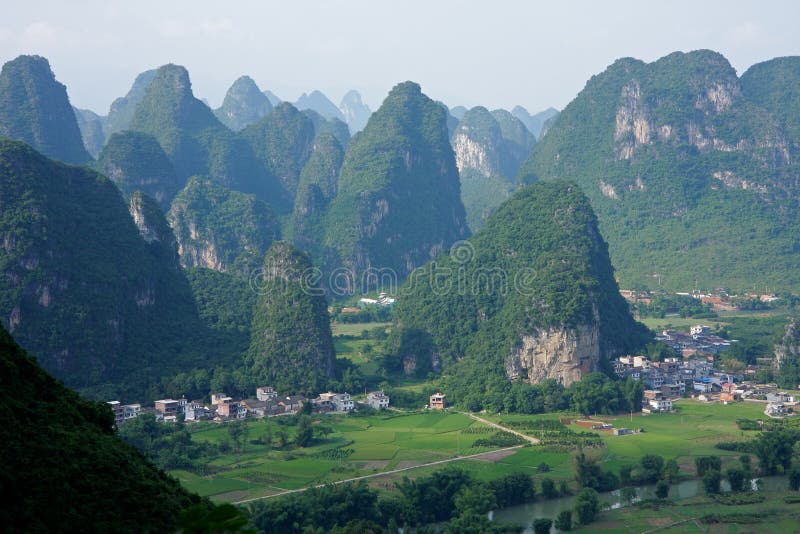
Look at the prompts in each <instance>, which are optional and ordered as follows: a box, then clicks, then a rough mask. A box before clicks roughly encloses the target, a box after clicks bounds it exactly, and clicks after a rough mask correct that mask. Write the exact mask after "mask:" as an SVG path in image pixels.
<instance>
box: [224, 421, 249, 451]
mask: <svg viewBox="0 0 800 534" xmlns="http://www.w3.org/2000/svg"><path fill="white" fill-rule="evenodd" d="M247 430H248V429H247V426H246V425H245V423H243V422H241V421H231V422H230V423H228V435H229V436H230V437H231V441H232V442H233V448H234V450H236V452H241V451H242V444H243V442H244V441H245V440H246V439H247Z"/></svg>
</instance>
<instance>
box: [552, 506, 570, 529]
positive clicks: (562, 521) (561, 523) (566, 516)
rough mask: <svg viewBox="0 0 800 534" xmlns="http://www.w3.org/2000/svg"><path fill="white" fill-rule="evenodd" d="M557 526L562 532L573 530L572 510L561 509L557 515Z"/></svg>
mask: <svg viewBox="0 0 800 534" xmlns="http://www.w3.org/2000/svg"><path fill="white" fill-rule="evenodd" d="M555 527H556V528H557V529H558V530H560V531H561V532H569V531H570V530H572V510H561V511H560V512H559V513H558V517H556V522H555Z"/></svg>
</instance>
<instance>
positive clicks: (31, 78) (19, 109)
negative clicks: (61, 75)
mask: <svg viewBox="0 0 800 534" xmlns="http://www.w3.org/2000/svg"><path fill="white" fill-rule="evenodd" d="M0 136H3V137H10V138H11V139H17V140H19V141H24V142H26V143H28V144H29V145H31V146H32V147H33V148H35V149H36V150H38V151H39V152H41V153H42V154H44V155H46V156H48V157H50V158H53V159H57V160H60V161H64V162H66V163H86V162H88V161H91V159H92V158H91V156H90V155H89V153H88V152H86V149H85V148H84V146H83V139H82V137H81V131H80V129H79V128H78V122H77V120H76V118H75V112H74V111H73V109H72V106H70V103H69V98H68V97H67V88H66V87H64V85H62V84H61V83H59V82H58V81H56V78H55V76H54V75H53V71H51V70H50V63H49V62H48V61H47V60H46V59H45V58H43V57H40V56H19V57H18V58H16V59H14V60H12V61H9V62H8V63H6V64H5V65H3V70H2V72H0Z"/></svg>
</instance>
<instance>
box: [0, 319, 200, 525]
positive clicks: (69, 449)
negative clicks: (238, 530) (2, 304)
mask: <svg viewBox="0 0 800 534" xmlns="http://www.w3.org/2000/svg"><path fill="white" fill-rule="evenodd" d="M0 391H2V392H3V395H2V398H0V411H2V413H3V414H4V418H5V421H4V424H3V425H2V426H0V454H2V456H3V469H2V470H0V487H1V488H2V489H3V499H2V503H0V523H2V525H3V530H4V531H5V532H20V533H22V532H80V531H86V530H87V528H89V529H90V530H93V531H102V532H131V533H133V532H142V531H150V532H171V531H174V530H175V527H176V523H177V520H178V513H179V512H180V511H181V510H182V509H185V508H187V507H188V506H190V505H192V504H193V503H199V502H200V499H199V498H198V497H197V496H195V495H190V494H189V493H187V492H186V491H185V490H183V489H182V488H181V487H180V485H179V484H178V482H177V481H176V480H174V479H172V478H170V477H168V476H166V475H165V474H164V473H163V472H161V471H159V470H158V469H156V468H155V467H154V466H153V465H152V464H150V463H149V462H148V461H147V460H146V459H145V458H144V457H143V456H142V455H141V454H140V453H139V452H137V451H136V450H135V449H134V448H133V447H132V446H130V445H128V444H126V443H124V442H123V441H122V440H120V439H119V438H117V437H116V436H115V435H114V430H113V426H114V417H113V415H112V413H111V410H110V409H109V408H108V405H106V404H100V403H94V402H90V401H87V400H85V399H83V398H81V397H80V396H79V395H78V394H77V393H75V392H74V391H72V390H69V389H67V388H66V387H64V386H63V384H61V383H60V382H58V381H56V380H55V379H54V378H52V377H51V376H49V375H48V374H47V373H45V372H44V371H43V370H42V368H41V367H39V365H38V364H37V363H36V360H35V359H33V358H32V357H30V356H28V355H27V354H26V353H25V352H24V351H23V350H22V349H20V348H19V346H17V345H16V343H14V340H13V339H12V338H11V336H10V335H9V334H8V333H7V332H6V331H5V330H4V329H0Z"/></svg>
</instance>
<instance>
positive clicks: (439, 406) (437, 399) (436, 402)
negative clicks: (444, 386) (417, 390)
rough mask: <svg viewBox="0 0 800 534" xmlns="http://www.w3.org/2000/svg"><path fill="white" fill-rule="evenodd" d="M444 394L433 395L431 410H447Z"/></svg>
mask: <svg viewBox="0 0 800 534" xmlns="http://www.w3.org/2000/svg"><path fill="white" fill-rule="evenodd" d="M445 404H446V403H445V400H444V393H434V394H433V395H431V400H430V404H428V406H430V408H431V410H444V409H445Z"/></svg>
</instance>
